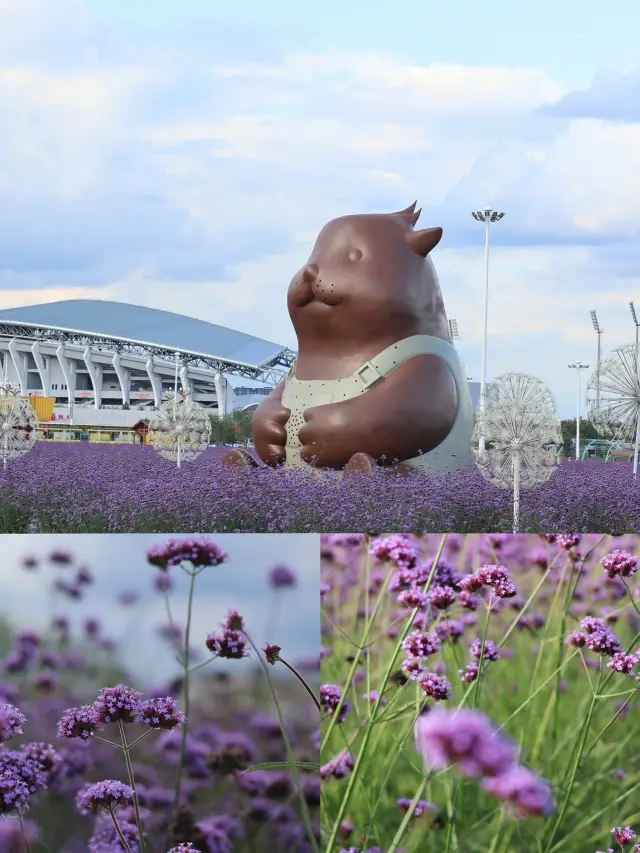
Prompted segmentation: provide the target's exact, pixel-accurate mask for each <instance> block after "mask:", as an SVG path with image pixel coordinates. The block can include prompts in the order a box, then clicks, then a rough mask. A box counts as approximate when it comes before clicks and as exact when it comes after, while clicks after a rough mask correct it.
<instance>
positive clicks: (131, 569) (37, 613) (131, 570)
mask: <svg viewBox="0 0 640 853" xmlns="http://www.w3.org/2000/svg"><path fill="white" fill-rule="evenodd" d="M168 538H171V537H168V536H166V535H162V536H160V535H157V534H150V535H145V534H108V535H106V536H102V535H92V534H77V535H74V536H66V535H44V534H43V535H38V536H27V535H25V536H22V535H17V536H0V553H2V561H1V562H0V587H1V588H2V598H1V600H0V618H3V619H8V620H9V621H10V622H11V623H12V625H13V627H14V628H15V629H16V630H26V629H35V630H44V629H45V628H46V626H47V625H48V624H49V622H50V620H51V616H52V615H53V613H54V612H55V613H64V614H67V615H68V616H69V619H70V621H71V623H72V625H73V626H74V632H75V635H76V636H81V629H82V625H83V622H84V619H85V618H87V617H88V616H90V617H98V618H99V619H100V621H101V623H102V625H103V626H104V630H103V633H104V635H105V636H107V637H109V638H111V639H113V640H115V641H116V642H117V644H118V649H119V652H118V653H119V654H120V655H123V656H124V659H125V660H126V666H127V667H128V669H129V670H130V671H131V672H132V673H133V674H134V675H135V676H136V678H137V681H138V682H139V683H145V684H147V685H148V684H149V683H158V682H159V681H162V680H164V679H169V678H170V677H173V676H174V675H175V674H176V672H177V666H176V664H175V660H174V655H173V653H172V651H171V649H170V647H169V646H168V644H167V643H165V642H164V641H162V640H161V639H159V638H158V634H157V629H158V627H161V626H164V625H166V624H167V617H166V613H165V606H164V597H163V596H162V595H161V594H160V593H158V592H156V591H155V588H154V586H153V578H154V575H155V572H156V570H155V569H153V568H152V567H151V566H149V565H148V563H147V561H146V553H147V550H148V549H149V548H150V547H151V546H152V545H155V544H163V543H165V542H166V541H167V539H168ZM177 538H188V537H177ZM214 541H215V542H217V543H218V544H219V545H220V546H221V547H222V548H223V549H224V550H225V551H226V552H227V553H228V555H229V561H228V563H224V564H223V565H221V566H219V567H216V568H211V569H207V570H206V571H204V572H203V573H202V574H201V575H200V576H199V577H198V580H197V581H196V583H197V586H196V598H195V604H194V611H193V623H192V635H191V636H192V637H193V645H194V647H197V648H201V649H202V651H203V653H204V654H206V650H205V649H204V645H203V643H204V638H205V637H206V635H207V633H209V632H210V631H215V630H217V628H218V625H219V623H220V621H221V620H222V619H223V618H224V617H225V615H226V614H227V612H228V610H229V609H231V608H234V609H236V610H238V611H239V612H240V613H241V614H242V615H243V617H244V619H245V625H246V627H247V630H248V631H250V632H251V635H252V639H253V640H254V642H256V643H258V644H260V645H264V643H266V642H271V643H277V644H278V645H280V646H281V647H282V654H283V656H284V657H288V659H289V660H290V661H291V662H296V661H298V660H302V659H304V658H306V659H309V658H313V657H314V656H317V654H318V649H319V642H320V640H319V638H320V591H319V585H320V538H319V536H315V535H313V534H278V535H277V536H276V535H268V534H245V535H243V536H237V535H234V534H226V535H225V534H222V535H220V534H218V535H216V536H215V537H214ZM54 550H62V551H66V552H68V553H69V554H70V555H72V557H73V559H74V565H75V566H77V567H79V566H86V567H87V568H89V570H90V572H91V573H92V575H93V577H94V580H95V583H94V584H93V585H91V586H90V587H88V588H87V591H86V595H85V597H84V598H83V599H82V600H81V601H69V600H68V599H66V598H63V597H60V596H58V598H57V599H56V598H53V597H52V595H51V592H50V590H51V581H52V580H54V579H55V578H61V579H68V580H71V579H72V578H73V575H74V568H73V567H64V568H56V567H55V566H53V565H51V564H50V563H49V561H48V559H47V558H48V556H49V554H51V552H52V551H54ZM27 556H30V557H35V558H36V559H37V560H38V561H39V563H40V566H39V568H38V569H37V570H36V571H26V570H25V569H23V568H22V567H21V563H22V561H23V559H24V558H25V557H27ZM278 564H284V565H287V566H288V567H289V568H290V569H292V570H293V571H294V572H295V574H296V576H297V579H298V583H297V586H296V587H295V588H286V589H282V590H279V591H274V590H272V589H271V588H270V586H269V584H268V573H269V570H270V569H271V568H272V567H273V566H275V565H278ZM173 577H174V579H175V588H174V590H173V591H172V593H171V609H172V613H173V618H174V620H175V623H176V624H177V625H181V626H184V625H185V620H186V613H187V603H188V584H189V581H188V578H187V577H186V575H184V574H183V573H182V572H174V574H173ZM124 592H136V593H138V594H139V595H140V600H139V601H138V603H137V604H135V605H134V606H132V607H123V606H122V605H121V604H119V603H118V597H119V596H120V595H121V594H122V593H124ZM132 650H135V653H134V654H132ZM225 665H226V666H231V667H233V669H234V671H236V672H237V671H238V669H239V668H240V669H241V668H242V667H243V666H247V665H248V666H250V665H251V662H250V661H219V662H218V663H216V664H215V666H216V667H218V668H225Z"/></svg>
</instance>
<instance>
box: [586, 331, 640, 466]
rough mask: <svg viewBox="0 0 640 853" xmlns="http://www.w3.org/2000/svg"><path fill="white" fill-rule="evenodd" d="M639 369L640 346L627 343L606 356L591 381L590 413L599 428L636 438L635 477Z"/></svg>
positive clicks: (614, 435)
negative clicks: (639, 351)
mask: <svg viewBox="0 0 640 853" xmlns="http://www.w3.org/2000/svg"><path fill="white" fill-rule="evenodd" d="M639 371H640V359H638V347H637V345H636V344H626V345H625V346H622V347H618V348H617V349H615V350H614V351H613V353H612V354H611V355H610V356H607V357H606V358H603V359H602V362H601V363H600V371H599V372H598V371H597V370H596V371H594V373H593V375H592V377H591V379H590V380H589V384H588V385H587V401H588V403H589V417H590V419H591V420H592V421H593V422H594V423H595V424H596V426H597V427H598V429H599V431H600V432H602V434H603V435H606V436H607V437H608V438H609V437H610V438H612V439H613V440H617V441H629V442H633V445H634V453H633V475H634V477H635V476H637V474H638V451H639V448H640V372H639ZM598 387H599V389H600V394H599V400H598V399H597V396H598V395H597V389H598ZM598 403H599V405H598Z"/></svg>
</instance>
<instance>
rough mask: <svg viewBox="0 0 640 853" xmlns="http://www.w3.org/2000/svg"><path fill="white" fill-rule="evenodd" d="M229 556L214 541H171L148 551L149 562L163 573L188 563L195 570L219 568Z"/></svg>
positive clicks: (204, 538)
mask: <svg viewBox="0 0 640 853" xmlns="http://www.w3.org/2000/svg"><path fill="white" fill-rule="evenodd" d="M228 559H229V555H228V554H227V553H226V551H224V550H223V549H222V548H221V547H220V546H219V545H218V544H217V543H216V542H214V541H213V539H209V538H207V537H197V538H193V539H170V540H169V541H168V542H166V543H165V544H162V545H154V546H153V547H152V548H150V549H149V550H148V551H147V561H148V563H149V564H150V565H152V566H156V567H157V568H159V569H162V571H167V569H170V568H172V567H174V566H180V565H182V564H183V563H188V564H189V565H190V566H192V567H193V568H194V569H202V568H207V567H209V566H219V565H221V564H222V563H225V562H226V561H227V560H228Z"/></svg>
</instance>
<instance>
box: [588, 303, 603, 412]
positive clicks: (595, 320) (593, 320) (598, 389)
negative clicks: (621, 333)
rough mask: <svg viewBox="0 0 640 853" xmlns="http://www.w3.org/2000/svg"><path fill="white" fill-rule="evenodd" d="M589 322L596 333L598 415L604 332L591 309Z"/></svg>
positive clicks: (598, 409) (597, 410)
mask: <svg viewBox="0 0 640 853" xmlns="http://www.w3.org/2000/svg"><path fill="white" fill-rule="evenodd" d="M590 313H591V322H592V323H593V328H594V330H595V331H596V332H597V334H598V356H597V361H596V414H597V415H598V417H599V416H600V336H601V335H602V333H603V332H604V329H601V328H600V323H598V318H597V317H596V312H595V311H591V312H590Z"/></svg>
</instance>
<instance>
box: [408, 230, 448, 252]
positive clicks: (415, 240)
mask: <svg viewBox="0 0 640 853" xmlns="http://www.w3.org/2000/svg"><path fill="white" fill-rule="evenodd" d="M404 239H405V240H406V241H407V244H408V245H409V248H410V249H411V250H412V251H414V252H415V253H416V255H420V256H421V257H422V258H426V257H427V255H428V254H429V252H431V251H432V250H433V249H435V247H436V246H437V245H438V243H439V242H440V240H442V228H424V229H423V230H422V231H407V233H406V234H405V235H404Z"/></svg>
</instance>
